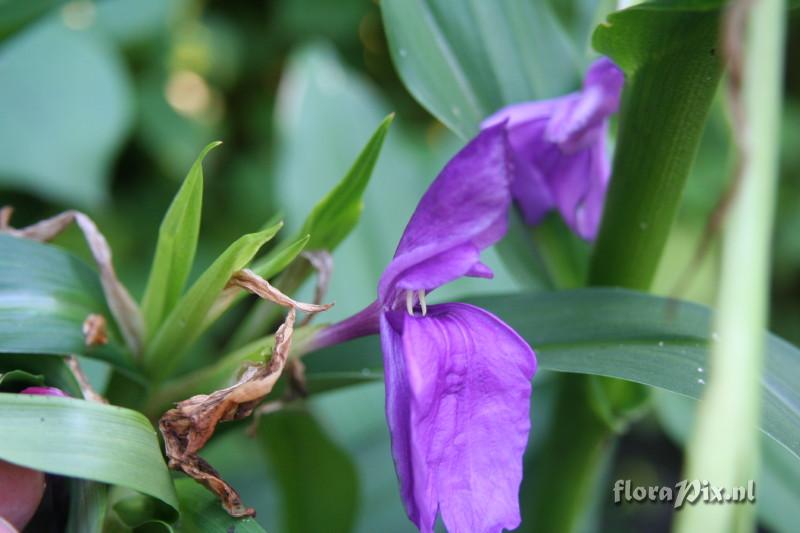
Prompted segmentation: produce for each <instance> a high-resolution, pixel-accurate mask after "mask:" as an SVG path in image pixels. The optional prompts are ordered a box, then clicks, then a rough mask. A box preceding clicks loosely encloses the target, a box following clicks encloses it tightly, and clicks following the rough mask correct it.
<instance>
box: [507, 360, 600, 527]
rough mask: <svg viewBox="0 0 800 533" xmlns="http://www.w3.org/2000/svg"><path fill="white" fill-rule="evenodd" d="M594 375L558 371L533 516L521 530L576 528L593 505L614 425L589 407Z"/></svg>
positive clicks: (536, 485)
mask: <svg viewBox="0 0 800 533" xmlns="http://www.w3.org/2000/svg"><path fill="white" fill-rule="evenodd" d="M590 379H591V378H590V376H583V375H578V374H564V375H562V376H560V383H559V392H558V396H557V398H556V409H555V414H554V418H553V423H552V424H551V427H550V431H549V433H548V436H547V439H546V440H545V443H544V445H543V447H542V449H541V450H540V451H539V452H538V457H539V460H538V461H537V462H536V465H537V471H536V472H535V476H536V479H535V481H534V484H533V497H534V500H533V502H534V505H533V513H532V514H533V516H531V517H530V519H527V517H526V520H525V523H524V528H523V530H522V531H541V532H546V533H549V532H562V531H576V530H578V529H579V526H580V524H581V521H582V519H583V517H584V516H585V515H584V512H585V511H586V510H587V509H588V508H589V507H590V506H589V505H587V502H590V501H591V499H592V496H593V494H592V492H593V491H592V489H594V488H595V487H596V486H597V482H598V480H599V478H600V476H601V475H602V470H603V465H604V464H605V462H606V460H607V459H608V455H609V452H610V451H611V448H612V446H611V445H612V443H613V439H612V431H611V429H610V428H609V426H608V425H607V424H606V423H605V421H604V420H603V419H602V418H601V417H600V416H598V415H597V414H596V412H595V411H594V410H593V409H591V407H590V405H591V402H592V401H593V400H592V398H591V389H592V386H591V381H590Z"/></svg>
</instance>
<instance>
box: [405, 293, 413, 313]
mask: <svg viewBox="0 0 800 533" xmlns="http://www.w3.org/2000/svg"><path fill="white" fill-rule="evenodd" d="M406 311H408V314H409V315H411V316H414V291H406Z"/></svg>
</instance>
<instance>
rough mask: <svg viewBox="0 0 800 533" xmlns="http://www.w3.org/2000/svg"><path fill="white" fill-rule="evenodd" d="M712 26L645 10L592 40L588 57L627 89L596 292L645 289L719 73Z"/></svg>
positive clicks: (631, 12) (702, 19) (712, 14)
mask: <svg viewBox="0 0 800 533" xmlns="http://www.w3.org/2000/svg"><path fill="white" fill-rule="evenodd" d="M719 25H720V16H719V12H717V11H692V10H688V9H687V10H682V9H678V8H672V7H669V8H668V7H664V6H658V5H650V4H643V5H639V6H635V7H632V8H630V9H626V10H624V11H620V12H618V13H614V14H612V15H610V16H609V17H608V22H607V23H606V24H603V25H601V26H599V27H598V28H597V30H596V31H595V33H594V36H593V39H592V43H593V45H594V47H595V49H597V50H598V51H599V52H601V53H603V54H605V55H607V56H609V57H611V58H612V59H613V60H614V61H616V62H617V64H619V65H620V67H622V69H623V70H625V74H626V88H625V93H624V97H623V106H622V109H621V112H620V121H619V134H618V136H617V143H616V151H615V154H614V163H613V169H612V179H611V185H610V187H609V190H608V196H607V198H606V205H605V209H604V211H603V213H604V214H603V222H602V225H601V228H600V233H599V236H598V238H597V243H596V245H595V250H594V257H593V259H592V265H591V270H590V276H589V279H590V282H591V283H592V284H593V285H617V286H625V287H630V288H636V289H641V290H646V289H648V288H649V287H650V284H651V283H652V280H653V277H654V275H655V271H656V268H657V267H658V263H659V260H660V258H661V254H662V252H663V249H664V246H665V244H666V240H667V236H668V235H669V231H670V228H671V227H672V222H673V219H674V218H675V214H676V212H677V209H678V206H679V204H680V200H681V197H682V193H683V188H684V184H685V182H686V178H687V176H688V174H689V170H690V169H691V166H692V162H693V160H694V156H695V153H696V152H697V147H698V145H699V142H700V136H701V134H702V131H703V127H704V125H705V122H706V116H707V115H708V111H709V108H710V106H711V100H712V98H713V96H714V93H715V92H716V88H717V84H718V81H719V78H720V74H721V71H722V65H721V62H720V60H719V53H718V52H717V46H718V27H719ZM676 35H680V36H681V38H680V39H676V38H675V36H676ZM644 132H658V135H649V134H643V133H644ZM643 176H645V177H646V179H642V177H643Z"/></svg>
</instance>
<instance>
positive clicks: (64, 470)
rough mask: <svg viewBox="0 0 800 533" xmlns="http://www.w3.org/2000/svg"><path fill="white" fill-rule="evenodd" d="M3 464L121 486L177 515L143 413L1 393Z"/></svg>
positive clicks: (156, 445)
mask: <svg viewBox="0 0 800 533" xmlns="http://www.w3.org/2000/svg"><path fill="white" fill-rule="evenodd" d="M0 424H1V425H2V426H3V438H2V439H0V458H2V459H4V460H7V461H10V462H13V463H16V464H20V465H23V466H27V467H30V468H35V469H37V470H42V471H44V472H49V473H52V474H59V475H64V476H69V477H74V478H81V479H87V480H92V481H100V482H103V483H108V484H111V485H121V486H124V487H128V488H131V489H134V490H137V491H139V492H142V493H143V494H147V495H149V496H152V497H154V498H158V499H159V500H161V501H163V502H164V503H166V504H167V505H169V506H171V507H173V508H175V509H177V507H178V502H177V499H176V496H175V490H174V487H173V485H172V479H171V477H170V474H169V470H168V469H167V465H166V464H165V463H164V459H163V457H162V455H161V448H160V445H159V442H158V438H157V437H156V432H155V430H154V429H153V426H151V425H150V422H148V421H147V419H146V418H145V417H144V416H143V415H142V414H140V413H138V412H136V411H131V410H129V409H123V408H121V407H115V406H111V405H105V404H99V403H95V402H89V401H85V400H77V399H73V398H60V397H52V396H35V395H29V394H7V393H0Z"/></svg>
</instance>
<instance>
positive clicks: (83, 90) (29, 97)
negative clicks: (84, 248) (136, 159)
mask: <svg viewBox="0 0 800 533" xmlns="http://www.w3.org/2000/svg"><path fill="white" fill-rule="evenodd" d="M8 3H9V2H3V4H8ZM11 3H12V4H14V5H18V4H28V3H29V2H28V0H25V1H23V2H11ZM0 79H2V80H3V83H2V84H0V101H3V102H15V103H16V104H15V105H13V106H9V107H8V108H7V109H4V110H3V128H2V129H0V184H2V185H3V186H4V187H6V188H8V187H13V188H16V189H19V190H25V191H27V192H30V193H32V194H36V195H37V196H38V197H40V198H43V199H47V200H51V201H55V202H58V203H63V204H67V205H70V206H74V207H84V208H86V207H95V206H97V205H99V204H100V203H101V202H103V201H104V200H106V199H107V197H108V187H107V182H108V178H109V175H110V170H111V165H112V164H113V162H114V157H115V155H116V153H117V151H118V150H119V148H120V146H121V144H122V142H123V141H124V138H125V136H126V134H127V132H128V130H129V129H130V126H131V124H132V119H133V111H134V110H133V102H132V89H131V84H130V80H129V76H128V72H127V69H126V67H125V63H124V61H123V58H122V57H120V55H119V52H118V51H117V49H116V48H115V47H113V45H111V44H110V43H109V42H108V41H107V40H105V39H104V38H103V37H102V36H100V35H98V34H97V33H96V32H93V31H89V30H86V31H75V30H72V29H70V28H68V27H67V26H66V25H65V24H64V23H63V22H62V20H61V17H51V18H49V19H48V20H47V21H44V22H43V23H42V24H36V25H35V26H34V27H32V28H31V29H30V31H26V32H24V33H21V34H19V35H17V36H16V37H15V38H14V39H11V40H9V41H8V42H5V43H3V47H2V49H0ZM53 95H58V98H54V97H53Z"/></svg>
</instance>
